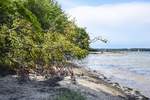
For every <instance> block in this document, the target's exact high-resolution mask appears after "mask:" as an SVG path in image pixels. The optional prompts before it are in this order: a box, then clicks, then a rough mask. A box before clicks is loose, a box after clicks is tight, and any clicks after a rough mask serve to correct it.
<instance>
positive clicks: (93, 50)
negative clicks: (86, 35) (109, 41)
mask: <svg viewBox="0 0 150 100" xmlns="http://www.w3.org/2000/svg"><path fill="white" fill-rule="evenodd" d="M89 51H90V52H120V51H150V48H118V49H117V48H115V49H114V48H110V49H108V48H102V49H97V48H90V49H89Z"/></svg>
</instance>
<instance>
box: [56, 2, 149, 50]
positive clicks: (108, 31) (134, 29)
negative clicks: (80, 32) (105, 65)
mask: <svg viewBox="0 0 150 100" xmlns="http://www.w3.org/2000/svg"><path fill="white" fill-rule="evenodd" d="M57 1H58V3H59V4H60V5H61V6H62V9H63V10H64V11H65V12H66V13H67V14H68V16H70V17H71V18H75V20H76V23H77V25H79V26H81V27H86V28H87V32H88V33H89V36H90V38H91V39H93V38H94V37H97V36H102V37H103V38H106V39H107V40H108V43H107V44H105V43H102V42H101V41H97V42H95V43H92V44H90V46H91V47H92V48H150V0H57Z"/></svg>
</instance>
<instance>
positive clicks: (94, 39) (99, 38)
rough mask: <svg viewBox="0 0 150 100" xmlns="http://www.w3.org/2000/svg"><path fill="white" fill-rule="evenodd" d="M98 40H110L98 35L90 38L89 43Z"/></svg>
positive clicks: (105, 41)
mask: <svg viewBox="0 0 150 100" xmlns="http://www.w3.org/2000/svg"><path fill="white" fill-rule="evenodd" d="M96 41H102V42H104V43H107V42H108V40H107V39H104V38H103V37H102V36H97V37H95V38H93V39H92V40H90V41H89V43H90V44H91V43H94V42H96Z"/></svg>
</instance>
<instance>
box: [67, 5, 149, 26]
mask: <svg viewBox="0 0 150 100" xmlns="http://www.w3.org/2000/svg"><path fill="white" fill-rule="evenodd" d="M69 14H70V15H72V16H73V17H75V18H76V19H77V22H78V23H79V24H81V25H86V24H87V23H89V22H90V23H94V24H95V23H96V24H102V25H108V26H110V25H113V26H114V25H122V24H125V23H141V24H142V23H150V3H148V4H146V3H125V4H114V5H101V6H97V7H90V6H81V7H76V8H72V9H70V10H69Z"/></svg>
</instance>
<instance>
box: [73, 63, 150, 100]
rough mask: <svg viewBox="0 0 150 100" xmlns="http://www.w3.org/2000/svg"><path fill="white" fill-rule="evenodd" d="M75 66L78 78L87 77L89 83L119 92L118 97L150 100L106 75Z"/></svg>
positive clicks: (130, 99)
mask: <svg viewBox="0 0 150 100" xmlns="http://www.w3.org/2000/svg"><path fill="white" fill-rule="evenodd" d="M73 66H74V72H75V74H76V76H77V77H81V76H82V77H84V78H85V77H87V78H85V79H88V80H89V81H91V82H93V83H96V84H98V85H103V86H106V87H108V89H110V91H111V89H112V90H113V92H114V91H116V92H118V93H119V95H118V96H121V97H123V98H125V99H128V100H150V98H148V97H146V96H144V95H143V94H141V93H140V91H137V90H136V89H133V88H129V87H124V86H121V85H120V84H119V83H117V82H112V81H111V80H109V79H108V78H107V77H106V76H105V75H104V74H101V73H99V72H98V71H95V70H91V69H90V68H85V67H82V66H79V65H76V64H73ZM80 70H82V71H80ZM83 74H84V75H83ZM103 91H104V92H106V93H107V92H108V93H109V91H105V90H103ZM110 93H111V92H110ZM120 94H121V95H120ZM112 95H114V94H112Z"/></svg>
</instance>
